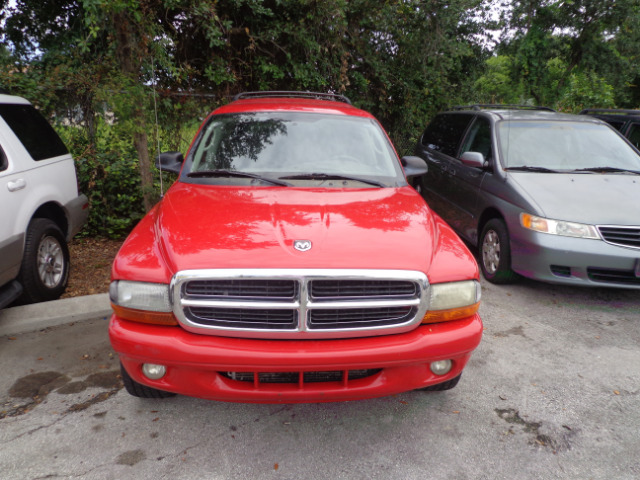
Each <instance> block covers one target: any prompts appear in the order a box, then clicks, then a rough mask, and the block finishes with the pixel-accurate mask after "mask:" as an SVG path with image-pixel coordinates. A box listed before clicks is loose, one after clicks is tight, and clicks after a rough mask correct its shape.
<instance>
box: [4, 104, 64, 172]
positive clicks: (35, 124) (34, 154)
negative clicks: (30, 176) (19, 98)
mask: <svg viewBox="0 0 640 480" xmlns="http://www.w3.org/2000/svg"><path fill="white" fill-rule="evenodd" d="M0 117H2V118H3V120H4V121H5V122H7V125H9V128H11V130H13V133H15V135H16V137H18V139H19V140H20V141H21V142H22V145H24V148H26V149H27V152H29V155H31V158H33V159H34V160H36V161H37V160H44V159H47V158H53V157H59V156H60V155H66V154H67V153H69V151H68V150H67V147H65V145H64V143H63V142H62V140H61V139H60V137H59V136H58V134H57V133H56V131H55V130H54V129H53V127H51V125H49V122H47V121H46V120H45V118H44V117H43V116H42V115H40V113H39V112H38V111H37V110H36V109H35V108H34V107H33V105H19V104H2V105H0Z"/></svg>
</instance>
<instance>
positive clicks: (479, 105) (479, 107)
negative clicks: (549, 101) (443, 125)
mask: <svg viewBox="0 0 640 480" xmlns="http://www.w3.org/2000/svg"><path fill="white" fill-rule="evenodd" d="M489 108H500V109H505V110H543V111H546V112H555V110H554V109H553V108H550V107H535V106H532V105H502V104H499V103H496V104H488V103H487V104H483V103H476V104H474V105H457V106H455V107H452V108H451V110H454V111H455V110H482V109H489Z"/></svg>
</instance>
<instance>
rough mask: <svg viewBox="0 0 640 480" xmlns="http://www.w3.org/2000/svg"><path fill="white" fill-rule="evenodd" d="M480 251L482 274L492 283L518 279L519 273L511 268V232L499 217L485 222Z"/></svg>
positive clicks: (505, 282) (504, 282)
mask: <svg viewBox="0 0 640 480" xmlns="http://www.w3.org/2000/svg"><path fill="white" fill-rule="evenodd" d="M478 253H479V255H480V262H479V263H480V269H481V270H482V274H483V275H484V278H486V279H487V280H488V281H490V282H491V283H495V284H499V285H500V284H507V283H513V282H515V281H516V280H517V279H518V274H517V273H515V272H514V271H513V270H511V246H510V243H509V232H508V231H507V226H506V225H505V224H504V222H503V221H502V220H500V219H499V218H493V219H491V220H489V221H488V222H487V223H486V224H485V226H484V228H483V229H482V234H481V235H480V240H479V242H478Z"/></svg>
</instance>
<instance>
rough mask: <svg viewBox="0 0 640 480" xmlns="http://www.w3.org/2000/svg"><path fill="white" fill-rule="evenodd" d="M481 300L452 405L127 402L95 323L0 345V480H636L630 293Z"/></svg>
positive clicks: (448, 398) (393, 400)
mask: <svg viewBox="0 0 640 480" xmlns="http://www.w3.org/2000/svg"><path fill="white" fill-rule="evenodd" d="M483 288H484V289H483V305H482V307H481V314H482V317H483V320H484V323H485V332H484V338H483V341H482V343H481V345H480V347H479V348H478V350H477V351H476V352H475V354H474V355H473V357H472V359H471V361H470V363H469V365H468V367H467V369H466V370H465V373H464V375H463V377H462V380H461V381H460V383H459V384H458V386H457V387H456V388H455V389H453V390H450V391H447V392H433V393H424V392H409V393H405V394H402V395H397V396H392V397H386V398H381V399H376V400H367V401H360V402H348V403H327V404H307V405H250V404H229V403H218V402H210V401H205V400H199V399H194V398H187V397H174V398H169V399H164V400H142V399H137V398H134V397H131V396H129V395H128V394H127V393H126V392H125V391H124V390H123V389H122V384H121V381H120V378H119V377H118V373H119V372H118V360H117V358H115V355H114V354H113V352H112V350H111V348H110V346H109V342H108V338H107V320H106V319H105V318H95V319H90V320H86V321H80V322H77V323H75V324H67V325H61V326H55V327H49V328H46V329H44V330H40V331H36V332H31V333H21V334H17V335H13V336H4V337H0V365H2V372H1V373H0V477H1V478H2V479H7V480H10V479H21V480H22V479H42V478H47V479H67V478H69V479H71V478H73V479H75V478H81V479H128V478H132V479H133V478H135V479H140V478H167V479H181V478H185V479H256V478H260V479H263V478H264V479H296V480H299V479H390V478H392V479H395V478H399V479H456V480H458V479H491V480H494V479H509V480H511V479H514V478H518V479H529V478H531V479H534V478H535V479H558V478H563V479H564V478H566V479H607V480H610V479H629V480H631V479H637V478H640V456H639V455H638V451H639V449H638V447H639V446H640V292H638V291H630V290H609V289H578V288H571V287H559V286H551V285H545V284H540V283H535V282H530V281H526V280H524V281H522V282H520V283H519V284H516V285H512V286H495V285H491V284H487V283H486V282H485V283H483Z"/></svg>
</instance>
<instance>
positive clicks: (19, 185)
mask: <svg viewBox="0 0 640 480" xmlns="http://www.w3.org/2000/svg"><path fill="white" fill-rule="evenodd" d="M26 186H27V181H26V180H25V179H24V178H18V179H17V180H14V181H11V182H9V183H7V188H8V189H9V191H10V192H17V191H18V190H22V189H23V188H25V187H26Z"/></svg>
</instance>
